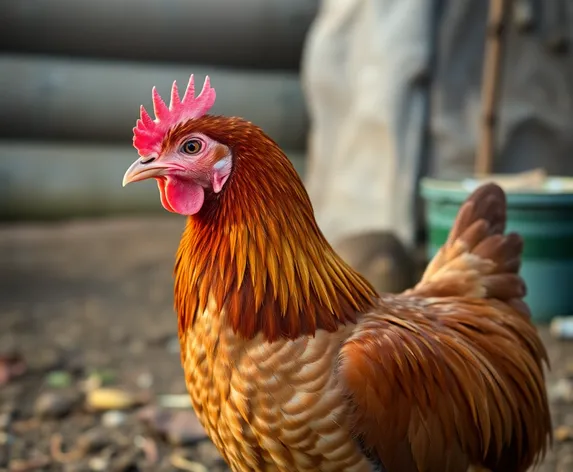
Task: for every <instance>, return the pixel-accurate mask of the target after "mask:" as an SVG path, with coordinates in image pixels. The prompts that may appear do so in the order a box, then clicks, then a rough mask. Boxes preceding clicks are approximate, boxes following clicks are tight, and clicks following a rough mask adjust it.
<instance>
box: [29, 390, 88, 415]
mask: <svg viewBox="0 0 573 472" xmlns="http://www.w3.org/2000/svg"><path fill="white" fill-rule="evenodd" d="M78 400H79V398H78V395H77V394H76V393H74V392H69V391H46V392H43V393H41V394H40V395H39V396H38V398H37V399H36V403H35V404H34V412H35V414H36V416H38V417H40V418H62V417H64V416H66V415H67V414H69V413H70V411H71V410H72V409H73V408H74V406H75V405H76V404H77V403H78Z"/></svg>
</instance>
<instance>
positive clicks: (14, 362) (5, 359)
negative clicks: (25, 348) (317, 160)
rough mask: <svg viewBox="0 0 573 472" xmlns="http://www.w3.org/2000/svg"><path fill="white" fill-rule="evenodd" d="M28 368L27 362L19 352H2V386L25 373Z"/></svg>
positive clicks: (0, 356)
mask: <svg viewBox="0 0 573 472" xmlns="http://www.w3.org/2000/svg"><path fill="white" fill-rule="evenodd" d="M26 370H27V365H26V362H25V361H24V359H23V357H22V356H21V355H20V354H19V353H17V352H7V353H4V354H0V386H2V385H5V384H7V383H8V382H10V380H12V379H14V378H17V377H20V376H21V375H24V374H25V373H26Z"/></svg>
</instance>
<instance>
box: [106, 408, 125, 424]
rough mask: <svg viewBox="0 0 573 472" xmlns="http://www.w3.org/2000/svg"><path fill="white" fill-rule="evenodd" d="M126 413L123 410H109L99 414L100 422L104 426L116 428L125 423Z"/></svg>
mask: <svg viewBox="0 0 573 472" xmlns="http://www.w3.org/2000/svg"><path fill="white" fill-rule="evenodd" d="M126 419H127V415H126V414H125V413H124V412H123V411H118V410H109V411H106V412H105V413H104V414H103V415H102V416H101V424H102V425H103V426H105V427H106V428H117V427H118V426H120V425H122V424H123V423H125V421H126Z"/></svg>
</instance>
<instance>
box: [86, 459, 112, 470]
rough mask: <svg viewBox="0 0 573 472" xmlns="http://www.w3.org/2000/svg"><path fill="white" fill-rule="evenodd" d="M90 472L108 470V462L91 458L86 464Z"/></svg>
mask: <svg viewBox="0 0 573 472" xmlns="http://www.w3.org/2000/svg"><path fill="white" fill-rule="evenodd" d="M88 465H89V468H90V470H93V471H94V472H100V471H102V470H108V467H109V461H108V460H107V459H105V458H104V457H92V458H91V459H90V460H89V462H88Z"/></svg>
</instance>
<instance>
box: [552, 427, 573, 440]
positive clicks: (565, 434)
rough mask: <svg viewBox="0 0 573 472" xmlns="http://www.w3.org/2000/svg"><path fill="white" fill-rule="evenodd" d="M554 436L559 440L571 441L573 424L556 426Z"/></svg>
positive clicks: (572, 438)
mask: <svg viewBox="0 0 573 472" xmlns="http://www.w3.org/2000/svg"><path fill="white" fill-rule="evenodd" d="M553 437H554V438H555V439H556V440H557V441H558V442H570V441H573V428H572V427H571V426H566V425H561V426H558V427H557V428H555V431H554V432H553Z"/></svg>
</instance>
